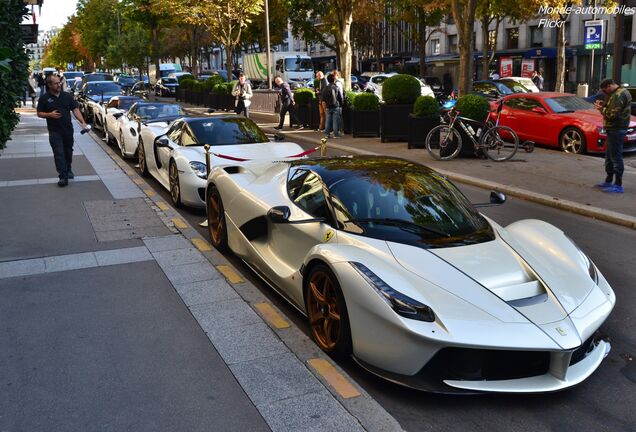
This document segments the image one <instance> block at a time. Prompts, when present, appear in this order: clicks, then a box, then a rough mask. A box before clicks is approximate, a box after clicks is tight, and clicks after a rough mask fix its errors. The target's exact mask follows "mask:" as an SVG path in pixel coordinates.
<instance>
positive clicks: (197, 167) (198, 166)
mask: <svg viewBox="0 0 636 432" xmlns="http://www.w3.org/2000/svg"><path fill="white" fill-rule="evenodd" d="M190 168H192V171H194V173H195V174H196V175H197V177H199V178H202V179H207V178H208V170H207V169H206V167H205V164H204V163H202V162H190Z"/></svg>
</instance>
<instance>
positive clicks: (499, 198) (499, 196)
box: [473, 191, 506, 208]
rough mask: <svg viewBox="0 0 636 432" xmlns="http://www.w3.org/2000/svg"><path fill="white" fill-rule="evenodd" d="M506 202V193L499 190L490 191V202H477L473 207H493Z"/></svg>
mask: <svg viewBox="0 0 636 432" xmlns="http://www.w3.org/2000/svg"><path fill="white" fill-rule="evenodd" d="M505 202H506V194H505V193H503V192H499V191H492V192H490V202H489V203H478V204H473V207H476V208H479V207H493V206H498V205H501V204H503V203H505Z"/></svg>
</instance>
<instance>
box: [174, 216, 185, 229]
mask: <svg viewBox="0 0 636 432" xmlns="http://www.w3.org/2000/svg"><path fill="white" fill-rule="evenodd" d="M172 223H173V224H174V226H176V227H177V228H179V229H186V228H187V227H188V224H186V222H185V221H184V220H183V219H181V218H173V219H172Z"/></svg>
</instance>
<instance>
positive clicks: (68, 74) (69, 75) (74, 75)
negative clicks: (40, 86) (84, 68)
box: [63, 72, 84, 81]
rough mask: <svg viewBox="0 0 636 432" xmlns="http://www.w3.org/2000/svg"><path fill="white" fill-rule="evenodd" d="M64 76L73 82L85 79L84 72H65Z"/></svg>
mask: <svg viewBox="0 0 636 432" xmlns="http://www.w3.org/2000/svg"><path fill="white" fill-rule="evenodd" d="M63 75H64V78H66V80H67V81H71V80H74V79H75V78H81V77H83V76H84V73H83V72H64V74H63Z"/></svg>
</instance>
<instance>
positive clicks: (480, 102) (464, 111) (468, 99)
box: [455, 94, 490, 156]
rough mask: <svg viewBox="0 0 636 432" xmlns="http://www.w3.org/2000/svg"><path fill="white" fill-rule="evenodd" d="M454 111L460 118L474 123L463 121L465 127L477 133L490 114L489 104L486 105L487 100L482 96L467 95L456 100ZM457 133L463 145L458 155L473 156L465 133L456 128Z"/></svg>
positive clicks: (473, 150)
mask: <svg viewBox="0 0 636 432" xmlns="http://www.w3.org/2000/svg"><path fill="white" fill-rule="evenodd" d="M455 109H456V110H457V111H459V112H460V113H461V116H462V117H464V118H468V119H471V120H473V121H474V123H473V122H470V121H466V120H463V121H464V123H465V124H466V125H467V126H468V125H470V126H471V127H472V128H473V130H474V131H475V132H477V130H478V129H479V128H482V129H483V123H484V122H485V121H486V120H487V119H488V115H489V113H490V104H489V103H488V100H486V98H484V97H483V96H479V95H476V94H468V95H465V96H461V97H460V98H459V99H457V103H456V104H455ZM457 131H458V132H459V134H460V135H461V137H462V143H463V144H462V149H461V152H460V155H461V156H473V155H475V149H474V147H473V145H472V141H471V140H470V138H469V137H468V136H466V132H464V130H463V129H462V128H461V127H458V128H457ZM482 132H483V131H482Z"/></svg>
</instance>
